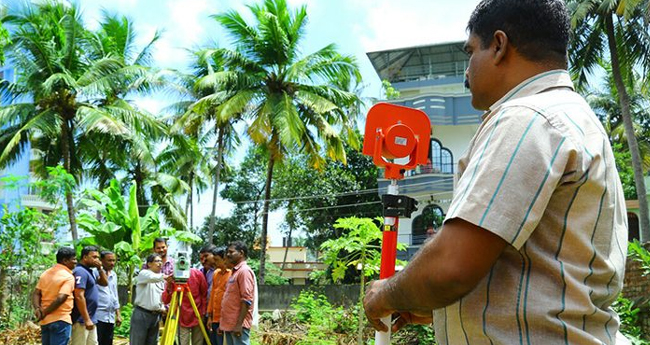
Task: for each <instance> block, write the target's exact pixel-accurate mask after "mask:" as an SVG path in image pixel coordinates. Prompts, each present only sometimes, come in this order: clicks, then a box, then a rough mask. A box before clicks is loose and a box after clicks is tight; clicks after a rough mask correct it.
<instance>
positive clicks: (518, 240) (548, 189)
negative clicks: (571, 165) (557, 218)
mask: <svg viewBox="0 0 650 345" xmlns="http://www.w3.org/2000/svg"><path fill="white" fill-rule="evenodd" d="M486 121H488V122H487V123H486V124H485V125H484V126H483V127H481V129H480V130H479V132H477V134H476V138H475V141H474V145H473V146H472V147H471V149H470V151H469V153H468V162H467V167H466V169H465V171H464V172H463V174H462V176H461V177H460V179H459V180H458V184H457V186H456V189H455V192H454V194H455V195H454V198H453V200H452V203H451V205H450V207H449V210H448V213H447V217H446V220H449V219H453V218H461V219H464V220H466V221H468V222H470V223H472V224H474V225H477V226H480V227H482V228H484V229H486V230H488V231H490V232H492V233H494V234H496V235H497V236H499V237H501V238H503V239H504V240H505V241H507V242H508V243H510V244H511V245H512V246H514V247H515V248H516V249H519V248H521V246H522V245H523V244H524V243H525V242H526V240H528V238H529V237H530V235H531V234H532V232H533V230H534V229H535V228H536V227H537V224H538V223H539V221H540V219H541V217H542V215H543V214H544V211H545V209H546V206H547V205H548V203H549V200H550V199H551V197H552V195H553V193H554V191H555V189H556V187H557V186H558V184H559V183H560V180H561V178H562V176H563V174H564V173H565V170H567V164H568V162H569V161H570V160H571V159H572V158H571V156H572V155H573V154H574V153H575V152H576V150H574V149H573V148H572V147H573V144H572V143H571V142H570V141H569V140H567V139H566V137H565V136H563V135H562V133H561V132H560V131H559V130H558V129H556V128H555V127H554V126H553V125H551V124H550V123H549V122H548V121H547V120H546V118H545V117H544V116H543V115H541V114H540V113H538V112H536V111H534V110H532V109H529V108H525V107H507V108H504V109H503V110H501V111H500V112H499V113H497V114H495V115H494V116H493V117H491V118H490V119H489V120H486Z"/></svg>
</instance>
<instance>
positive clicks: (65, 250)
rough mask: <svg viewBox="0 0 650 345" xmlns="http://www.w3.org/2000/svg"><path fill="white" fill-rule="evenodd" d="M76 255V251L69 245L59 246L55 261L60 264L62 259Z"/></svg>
mask: <svg viewBox="0 0 650 345" xmlns="http://www.w3.org/2000/svg"><path fill="white" fill-rule="evenodd" d="M76 255H77V252H75V250H74V249H73V248H70V247H61V248H59V250H58V251H57V252H56V262H57V263H59V264H62V263H63V261H64V260H69V259H72V258H74V257H75V256H76Z"/></svg>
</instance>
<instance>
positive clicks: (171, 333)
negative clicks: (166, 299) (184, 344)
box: [160, 251, 212, 345]
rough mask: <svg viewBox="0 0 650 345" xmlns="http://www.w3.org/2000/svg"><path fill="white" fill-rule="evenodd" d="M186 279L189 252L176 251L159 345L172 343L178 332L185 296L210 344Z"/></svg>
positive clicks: (188, 269) (188, 267)
mask: <svg viewBox="0 0 650 345" xmlns="http://www.w3.org/2000/svg"><path fill="white" fill-rule="evenodd" d="M188 279H190V253H189V252H188V251H178V252H177V253H176V262H175V263H174V281H175V284H174V292H173V294H172V300H171V302H170V303H169V311H168V312H167V317H166V318H165V326H164V327H163V334H162V338H160V345H173V344H174V340H175V339H176V334H177V333H178V322H179V321H180V317H181V312H182V310H181V305H182V304H183V298H185V297H187V298H189V300H190V303H191V304H192V309H193V310H194V315H195V316H196V318H197V319H198V320H199V327H200V328H201V333H203V339H205V343H206V344H207V345H212V344H211V343H210V338H209V337H208V333H207V332H206V330H205V326H204V325H203V317H202V316H201V313H199V309H198V308H197V307H196V302H194V297H193V296H192V290H190V286H189V285H188V284H187V281H188Z"/></svg>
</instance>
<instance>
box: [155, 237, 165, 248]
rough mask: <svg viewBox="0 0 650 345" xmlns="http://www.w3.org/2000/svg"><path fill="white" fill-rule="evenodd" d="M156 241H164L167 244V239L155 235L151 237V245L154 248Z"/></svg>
mask: <svg viewBox="0 0 650 345" xmlns="http://www.w3.org/2000/svg"><path fill="white" fill-rule="evenodd" d="M156 243H164V244H167V239H166V238H162V237H156V238H154V239H153V247H154V248H156Z"/></svg>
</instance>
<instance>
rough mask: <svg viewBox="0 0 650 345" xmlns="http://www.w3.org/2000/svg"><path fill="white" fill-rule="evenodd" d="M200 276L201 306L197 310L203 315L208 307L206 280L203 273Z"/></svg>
mask: <svg viewBox="0 0 650 345" xmlns="http://www.w3.org/2000/svg"><path fill="white" fill-rule="evenodd" d="M200 276H201V277H200V283H199V295H200V296H201V306H200V307H199V312H200V313H201V315H205V311H206V310H207V309H208V300H207V299H208V282H207V280H206V279H205V276H204V275H203V273H201V275H200Z"/></svg>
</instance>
